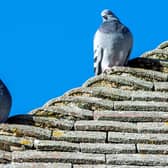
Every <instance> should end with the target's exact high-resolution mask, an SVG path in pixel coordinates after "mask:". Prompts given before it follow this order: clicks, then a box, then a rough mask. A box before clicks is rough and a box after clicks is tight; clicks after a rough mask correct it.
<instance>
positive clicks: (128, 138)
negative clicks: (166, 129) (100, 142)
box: [108, 132, 168, 144]
mask: <svg viewBox="0 0 168 168" xmlns="http://www.w3.org/2000/svg"><path fill="white" fill-rule="evenodd" d="M108 142H113V143H148V144H168V134H147V133H145V134H143V133H126V132H109V133H108Z"/></svg>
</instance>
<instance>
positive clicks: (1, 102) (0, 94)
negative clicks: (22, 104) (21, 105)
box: [0, 80, 12, 123]
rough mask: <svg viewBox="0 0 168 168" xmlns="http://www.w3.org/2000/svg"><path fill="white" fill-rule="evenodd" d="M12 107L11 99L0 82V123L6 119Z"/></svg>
mask: <svg viewBox="0 0 168 168" xmlns="http://www.w3.org/2000/svg"><path fill="white" fill-rule="evenodd" d="M11 105H12V97H11V95H10V92H9V90H8V89H7V87H6V86H5V84H4V83H3V82H2V81H1V80H0V123H1V122H5V121H6V120H7V118H8V115H9V112H10V109H11Z"/></svg>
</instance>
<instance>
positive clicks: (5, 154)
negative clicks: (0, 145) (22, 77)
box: [0, 150, 12, 164]
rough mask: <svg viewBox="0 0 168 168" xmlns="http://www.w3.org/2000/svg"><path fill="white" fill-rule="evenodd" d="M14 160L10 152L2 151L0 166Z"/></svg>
mask: <svg viewBox="0 0 168 168" xmlns="http://www.w3.org/2000/svg"><path fill="white" fill-rule="evenodd" d="M11 160H12V155H11V153H10V152H7V151H2V150H0V164H2V163H5V164H6V163H9V162H11Z"/></svg>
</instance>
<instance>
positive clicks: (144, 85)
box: [83, 74, 153, 90]
mask: <svg viewBox="0 0 168 168" xmlns="http://www.w3.org/2000/svg"><path fill="white" fill-rule="evenodd" d="M102 81H103V82H102ZM100 86H103V87H104V86H106V87H114V88H120V86H129V87H132V88H134V89H135V90H136V89H142V90H152V89H153V83H152V82H149V81H145V80H141V79H139V78H137V77H134V76H130V75H127V76H126V75H124V76H121V75H104V74H101V75H99V76H96V77H93V78H90V79H89V80H87V81H86V82H85V83H84V84H83V87H100Z"/></svg>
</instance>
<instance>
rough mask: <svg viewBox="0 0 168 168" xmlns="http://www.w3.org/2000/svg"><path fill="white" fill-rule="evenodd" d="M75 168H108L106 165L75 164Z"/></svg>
mask: <svg viewBox="0 0 168 168" xmlns="http://www.w3.org/2000/svg"><path fill="white" fill-rule="evenodd" d="M73 168H106V165H88V164H84V165H82V164H78V165H77V164H75V165H73Z"/></svg>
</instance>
